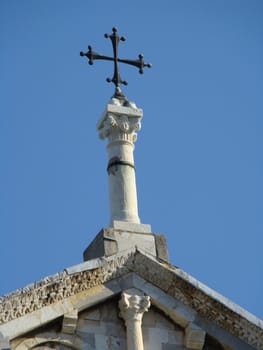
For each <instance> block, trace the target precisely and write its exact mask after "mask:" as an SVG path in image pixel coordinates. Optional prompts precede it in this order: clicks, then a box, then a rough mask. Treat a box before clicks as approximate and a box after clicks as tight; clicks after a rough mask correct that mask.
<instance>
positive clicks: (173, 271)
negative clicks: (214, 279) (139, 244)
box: [0, 249, 263, 349]
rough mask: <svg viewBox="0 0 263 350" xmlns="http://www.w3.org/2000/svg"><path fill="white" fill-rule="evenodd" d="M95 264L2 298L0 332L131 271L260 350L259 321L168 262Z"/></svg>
mask: <svg viewBox="0 0 263 350" xmlns="http://www.w3.org/2000/svg"><path fill="white" fill-rule="evenodd" d="M95 260H97V261H98V263H97V266H98V267H96V268H93V269H92V270H81V266H82V265H83V266H87V263H83V264H81V265H80V267H79V269H80V272H77V269H76V270H75V272H74V273H72V274H69V273H67V271H64V272H62V273H59V274H56V275H54V276H51V277H48V278H45V279H43V280H41V281H40V282H37V283H35V284H33V285H30V286H28V287H26V288H23V289H21V290H18V291H16V292H14V293H11V294H9V295H7V296H4V297H2V298H1V299H0V331H1V324H4V323H6V322H8V321H11V320H13V319H16V318H19V317H20V316H23V315H26V314H29V313H31V312H34V311H35V310H38V309H40V308H42V307H44V306H47V305H52V304H54V303H57V302H58V301H61V300H63V299H65V298H67V297H70V296H73V295H76V294H77V293H79V292H81V291H84V290H88V289H89V288H92V287H94V286H98V285H101V284H103V283H105V282H107V281H110V280H113V279H115V278H117V277H120V276H123V275H125V274H127V273H129V272H135V273H136V274H138V275H139V276H140V277H141V278H143V279H144V280H146V281H147V282H150V283H151V284H153V285H155V286H157V287H158V288H160V289H161V290H162V291H164V292H165V293H166V294H168V295H170V296H171V297H173V298H176V299H177V300H179V301H181V302H182V303H183V304H185V305H187V306H189V307H190V308H191V309H193V310H194V311H196V312H197V313H198V314H200V316H202V317H204V318H205V319H207V320H209V321H211V322H213V323H215V324H216V325H218V326H219V327H222V328H223V329H225V330H226V331H228V332H230V333H231V334H232V335H234V336H236V337H238V338H239V339H241V340H242V341H244V342H246V343H248V344H250V345H251V346H253V347H255V348H256V349H263V322H262V321H261V320H259V319H257V318H256V317H254V316H253V315H251V314H249V313H247V312H246V311H244V310H243V309H241V308H239V307H237V306H235V305H234V304H233V303H231V302H230V301H228V303H227V300H226V299H225V298H223V297H221V299H222V300H220V295H219V294H218V293H216V292H214V291H212V290H211V289H209V288H208V287H205V286H203V285H202V284H201V283H200V282H198V281H196V280H195V279H194V278H192V277H191V276H189V275H188V274H186V273H185V272H183V271H182V270H180V269H178V268H175V267H173V266H171V265H170V264H167V263H164V262H163V263H161V262H158V261H157V260H156V259H154V258H153V257H151V256H150V255H147V254H146V253H145V252H142V251H140V250H139V249H132V250H130V251H128V252H123V253H121V254H117V255H115V256H113V257H110V258H107V259H106V258H104V259H95ZM90 265H91V266H92V264H90ZM73 270H74V269H73ZM235 307H236V310H235Z"/></svg>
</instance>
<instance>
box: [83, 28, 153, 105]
mask: <svg viewBox="0 0 263 350" xmlns="http://www.w3.org/2000/svg"><path fill="white" fill-rule="evenodd" d="M104 36H105V38H110V39H111V43H112V47H113V57H110V56H104V55H100V54H98V53H97V52H95V51H93V50H92V47H91V46H90V45H89V46H88V49H89V50H88V52H86V53H84V52H82V51H81V52H80V56H86V57H87V58H88V59H89V64H93V61H94V60H106V61H113V62H114V73H113V77H112V78H107V79H106V81H107V82H108V83H113V84H114V85H115V93H114V97H117V98H125V96H124V95H123V93H122V91H121V89H120V85H121V84H123V85H127V84H128V83H127V81H125V80H122V79H121V75H120V71H119V65H118V62H121V63H127V64H130V65H132V66H135V67H137V68H139V73H140V74H143V68H144V67H148V68H151V66H152V65H151V64H150V63H144V60H143V55H142V54H140V55H139V56H138V57H139V59H137V60H128V59H122V58H119V57H118V46H119V42H120V41H125V40H126V39H125V38H124V37H123V36H119V35H118V34H117V29H116V28H112V34H105V35H104Z"/></svg>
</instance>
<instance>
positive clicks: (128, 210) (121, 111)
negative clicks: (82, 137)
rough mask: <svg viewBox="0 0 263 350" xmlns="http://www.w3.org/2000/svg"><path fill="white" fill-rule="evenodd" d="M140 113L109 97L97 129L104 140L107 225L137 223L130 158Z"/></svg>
mask: <svg viewBox="0 0 263 350" xmlns="http://www.w3.org/2000/svg"><path fill="white" fill-rule="evenodd" d="M141 118H142V110H141V109H138V108H137V107H136V105H135V104H134V103H131V102H128V101H126V100H125V101H122V100H119V99H117V98H112V99H111V101H110V103H108V105H107V107H106V110H105V112H104V113H103V115H102V118H101V119H100V120H99V122H98V125H97V129H98V131H99V137H100V138H101V139H105V138H108V141H109V143H108V145H107V149H108V156H109V161H108V167H107V171H108V175H109V194H110V224H111V226H114V225H113V223H114V221H126V222H131V223H140V219H139V215H138V205H137V190H136V179H135V166H134V159H133V151H134V142H135V141H136V138H137V134H136V132H137V131H138V130H140V128H141Z"/></svg>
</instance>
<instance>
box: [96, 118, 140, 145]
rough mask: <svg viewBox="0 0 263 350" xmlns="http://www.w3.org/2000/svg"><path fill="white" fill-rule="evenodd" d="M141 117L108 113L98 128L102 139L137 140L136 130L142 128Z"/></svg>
mask: <svg viewBox="0 0 263 350" xmlns="http://www.w3.org/2000/svg"><path fill="white" fill-rule="evenodd" d="M140 119H141V118H134V117H132V118H131V117H128V116H127V115H124V114H122V115H117V114H110V113H109V114H107V116H106V117H105V119H104V120H103V121H102V122H101V123H100V126H99V128H98V130H99V137H100V139H102V140H103V139H105V138H107V137H108V138H109V139H110V141H113V140H127V141H130V142H135V141H136V140H137V134H136V132H137V131H139V130H140V129H141V122H140Z"/></svg>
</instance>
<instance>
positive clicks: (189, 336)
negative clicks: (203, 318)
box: [184, 323, 206, 350]
mask: <svg viewBox="0 0 263 350" xmlns="http://www.w3.org/2000/svg"><path fill="white" fill-rule="evenodd" d="M205 334H206V333H205V331H204V330H203V329H201V328H200V327H198V326H197V325H196V324H194V323H189V325H188V326H187V327H186V328H185V336H184V343H185V346H186V348H187V349H195V350H201V349H203V346H204V343H205Z"/></svg>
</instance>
